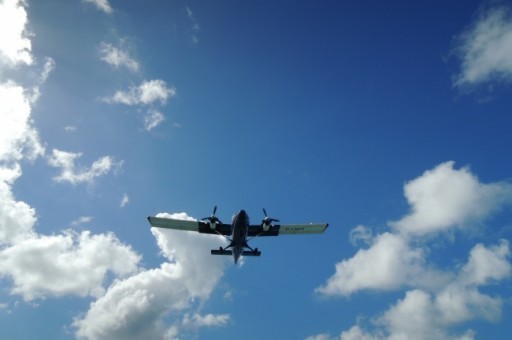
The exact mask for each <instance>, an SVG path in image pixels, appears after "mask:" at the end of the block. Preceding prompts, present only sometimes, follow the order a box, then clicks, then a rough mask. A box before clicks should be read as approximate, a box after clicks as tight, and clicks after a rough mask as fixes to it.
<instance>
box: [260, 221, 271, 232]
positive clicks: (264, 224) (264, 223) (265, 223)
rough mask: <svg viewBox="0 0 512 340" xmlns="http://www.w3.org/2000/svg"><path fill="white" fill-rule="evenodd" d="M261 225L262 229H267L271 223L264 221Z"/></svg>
mask: <svg viewBox="0 0 512 340" xmlns="http://www.w3.org/2000/svg"><path fill="white" fill-rule="evenodd" d="M261 226H262V227H263V231H268V230H269V229H270V226H271V224H270V223H269V222H266V221H264V222H263V223H262V224H261Z"/></svg>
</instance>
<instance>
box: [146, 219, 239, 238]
mask: <svg viewBox="0 0 512 340" xmlns="http://www.w3.org/2000/svg"><path fill="white" fill-rule="evenodd" d="M148 221H149V224H151V226H153V227H157V228H166V229H175V230H185V231H196V232H198V233H203V234H221V235H226V236H228V235H231V225H229V224H223V223H216V224H215V228H214V229H212V228H211V226H210V223H208V222H205V221H186V220H176V219H173V218H164V217H152V216H149V217H148Z"/></svg>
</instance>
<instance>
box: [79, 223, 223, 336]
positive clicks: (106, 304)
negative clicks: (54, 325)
mask: <svg viewBox="0 0 512 340" xmlns="http://www.w3.org/2000/svg"><path fill="white" fill-rule="evenodd" d="M157 216H167V217H174V218H182V219H189V220H193V219H192V218H190V217H189V216H187V215H186V214H184V213H181V214H173V215H169V214H159V215H157ZM151 232H152V233H153V235H154V236H155V237H156V239H157V243H158V245H159V247H160V249H161V251H162V254H163V255H164V256H165V257H166V258H167V260H168V262H165V263H162V265H161V266H160V268H156V269H150V270H145V271H142V272H140V273H138V274H137V275H134V276H132V277H129V278H127V279H125V280H118V281H116V282H114V284H113V285H112V286H111V287H110V288H109V289H108V291H107V293H106V294H105V295H104V296H102V297H100V298H99V299H98V300H97V301H95V302H94V303H92V304H91V307H90V309H89V311H88V312H87V313H86V314H85V315H84V316H83V317H82V318H77V319H75V321H74V326H75V327H76V329H77V336H78V337H79V338H81V337H83V338H88V339H143V338H146V339H162V338H166V336H169V335H170V334H172V335H173V336H177V334H178V333H179V326H178V325H172V326H166V325H165V323H164V320H163V318H164V317H165V316H166V315H167V314H168V313H169V312H170V311H177V310H184V309H186V308H189V307H190V306H191V304H192V302H193V301H194V300H196V299H202V300H204V299H207V298H208V297H209V295H210V293H211V292H212V290H213V289H214V288H215V286H216V285H217V283H218V281H219V280H220V277H221V276H222V275H223V273H224V268H225V266H226V264H227V263H228V261H227V260H226V259H223V258H219V257H212V256H209V249H211V248H216V247H218V246H219V243H221V242H222V239H221V238H220V237H218V236H212V235H203V234H198V233H192V232H182V231H176V230H166V229H155V228H152V229H151ZM169 287H172V289H170V288H169ZM192 319H194V317H192ZM224 319H226V317H225V316H222V315H221V316H212V317H200V318H198V319H197V321H198V322H199V323H200V324H203V325H205V323H215V324H219V323H222V322H223V320H224ZM191 322H193V321H191ZM226 322H227V321H226Z"/></svg>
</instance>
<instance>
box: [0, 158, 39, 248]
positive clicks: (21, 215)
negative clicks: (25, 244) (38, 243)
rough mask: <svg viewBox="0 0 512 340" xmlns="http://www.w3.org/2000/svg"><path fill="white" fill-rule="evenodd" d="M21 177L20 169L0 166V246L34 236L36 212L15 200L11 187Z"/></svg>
mask: <svg viewBox="0 0 512 340" xmlns="http://www.w3.org/2000/svg"><path fill="white" fill-rule="evenodd" d="M20 176H21V168H20V166H19V165H15V166H14V167H13V168H6V167H2V166H0V246H4V245H6V244H12V243H16V242H19V241H22V240H25V239H27V238H31V237H34V236H35V233H34V231H33V230H32V227H33V225H34V224H35V223H36V220H37V218H36V212H35V210H34V209H33V208H32V207H31V206H29V205H28V204H27V203H25V202H22V201H18V200H16V199H15V197H14V195H13V193H12V188H11V185H12V184H13V183H14V181H15V180H16V179H17V178H19V177H20Z"/></svg>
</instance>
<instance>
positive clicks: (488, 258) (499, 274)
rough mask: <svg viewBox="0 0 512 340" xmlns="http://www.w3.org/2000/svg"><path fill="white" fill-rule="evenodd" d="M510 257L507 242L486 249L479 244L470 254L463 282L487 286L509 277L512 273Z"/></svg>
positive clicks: (463, 271) (463, 274)
mask: <svg viewBox="0 0 512 340" xmlns="http://www.w3.org/2000/svg"><path fill="white" fill-rule="evenodd" d="M509 256H510V249H509V245H508V242H507V241H505V240H501V242H500V244H499V245H496V246H493V247H491V248H486V247H485V246H484V245H483V244H481V243H479V244H477V245H476V246H475V247H473V249H472V250H471V252H470V256H469V261H468V263H467V264H466V265H465V266H464V267H463V268H462V280H463V282H464V283H465V284H475V285H485V284H488V283H489V282H492V281H500V280H503V279H504V278H507V277H509V276H510V275H511V273H512V266H511V264H510V262H509V261H508V257H509Z"/></svg>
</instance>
